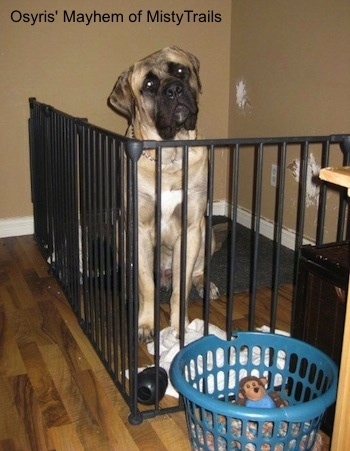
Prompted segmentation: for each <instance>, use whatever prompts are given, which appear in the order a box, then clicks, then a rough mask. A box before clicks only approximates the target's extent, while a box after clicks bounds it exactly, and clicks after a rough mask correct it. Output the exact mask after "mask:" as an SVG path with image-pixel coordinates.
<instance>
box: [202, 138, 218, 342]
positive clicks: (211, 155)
mask: <svg viewBox="0 0 350 451" xmlns="http://www.w3.org/2000/svg"><path fill="white" fill-rule="evenodd" d="M214 168H215V146H214V145H213V144H212V145H210V146H209V149H208V188H207V212H206V214H207V218H206V231H205V266H204V277H205V279H204V296H203V319H204V335H208V330H209V313H210V312H209V308H210V283H211V254H212V252H211V249H212V233H213V232H212V231H213V198H214Z"/></svg>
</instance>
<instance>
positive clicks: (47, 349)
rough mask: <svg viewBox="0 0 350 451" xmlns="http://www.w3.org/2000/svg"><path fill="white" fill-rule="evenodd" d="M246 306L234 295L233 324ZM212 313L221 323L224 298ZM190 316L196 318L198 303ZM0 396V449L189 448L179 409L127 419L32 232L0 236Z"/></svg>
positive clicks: (286, 293) (239, 323)
mask: <svg viewBox="0 0 350 451" xmlns="http://www.w3.org/2000/svg"><path fill="white" fill-rule="evenodd" d="M290 291H291V290H290V288H289V287H283V288H282V290H281V293H280V303H279V304H280V310H279V311H278V323H277V327H278V328H281V329H284V330H288V328H289V324H290V311H291V298H290ZM269 294H270V292H269V290H268V289H262V290H260V291H259V294H258V299H259V302H258V309H257V315H259V318H258V322H260V324H266V323H267V324H268V317H267V318H265V315H266V311H268V306H269V302H270V296H269ZM246 304H247V296H246V295H245V294H240V295H238V296H237V305H239V306H241V310H238V311H237V312H235V327H237V328H238V329H245V328H246V327H247V315H246V312H247V309H246V308H245V307H244V306H246ZM214 311H215V312H216V313H214V316H215V318H216V320H217V321H213V322H217V323H220V322H221V321H222V319H223V315H224V306H223V302H221V303H220V301H219V302H217V303H216V304H215V310H214ZM190 314H191V316H192V317H195V316H196V303H194V304H193V307H192V310H191V312H190ZM217 325H219V326H220V324H217ZM0 393H1V409H0V450H1V451H12V450H13V451H15V450H16V451H34V450H35V451H36V450H38V451H46V450H48V451H67V450H72V451H76V450H78V451H79V450H88V451H89V450H91V451H98V450H101V451H104V450H106V451H110V450H142V451H144V450H179V449H181V450H182V451H186V450H189V449H190V446H189V442H188V438H187V429H186V423H185V417H184V413H183V412H178V413H174V414H171V415H165V416H160V417H156V418H153V419H151V420H144V421H143V423H142V424H141V425H139V426H132V425H130V424H129V422H128V414H129V410H128V407H127V405H126V404H125V402H124V400H123V398H122V396H121V395H120V394H119V392H118V390H117V389H116V388H115V386H114V384H113V382H112V381H111V379H110V377H109V375H108V374H107V372H106V371H105V369H104V367H103V365H102V363H101V362H100V360H99V359H98V357H97V355H96V354H95V352H94V350H93V348H92V346H91V345H90V343H89V341H88V339H87V338H86V336H85V335H84V333H83V332H82V331H81V329H80V327H79V324H78V322H77V320H76V317H75V315H74V314H73V313H72V311H71V309H70V307H69V305H68V303H67V301H66V299H65V296H64V295H63V293H62V291H61V289H60V287H59V285H58V284H57V282H56V281H55V279H54V278H53V277H52V276H50V275H49V274H48V266H47V264H46V262H45V261H44V259H43V257H42V255H41V253H40V251H39V249H38V248H37V246H36V244H35V242H34V240H33V237H32V236H23V237H15V238H4V239H0ZM323 441H324V446H323V449H324V450H327V449H329V445H328V439H327V437H324V439H323Z"/></svg>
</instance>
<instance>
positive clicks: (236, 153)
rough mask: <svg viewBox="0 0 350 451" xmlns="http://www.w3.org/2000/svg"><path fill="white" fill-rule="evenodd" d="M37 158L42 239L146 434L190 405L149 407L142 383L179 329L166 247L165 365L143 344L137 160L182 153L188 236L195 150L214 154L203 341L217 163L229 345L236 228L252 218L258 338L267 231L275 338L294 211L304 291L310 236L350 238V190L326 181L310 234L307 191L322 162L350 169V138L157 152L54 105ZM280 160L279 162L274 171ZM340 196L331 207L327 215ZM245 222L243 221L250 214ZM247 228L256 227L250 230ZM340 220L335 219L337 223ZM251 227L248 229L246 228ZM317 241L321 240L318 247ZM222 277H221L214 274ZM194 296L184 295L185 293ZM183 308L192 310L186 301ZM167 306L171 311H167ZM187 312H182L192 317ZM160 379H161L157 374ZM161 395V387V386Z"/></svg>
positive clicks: (38, 127)
mask: <svg viewBox="0 0 350 451" xmlns="http://www.w3.org/2000/svg"><path fill="white" fill-rule="evenodd" d="M29 136H30V156H31V180H32V201H33V208H34V230H35V237H36V240H37V242H38V244H39V245H40V247H41V249H42V252H43V253H44V255H45V257H46V258H47V260H48V262H49V264H50V266H51V269H52V271H53V272H54V274H55V276H56V277H57V279H58V280H59V282H60V284H61V285H62V287H63V289H64V291H65V294H66V296H67V298H68V300H69V302H70V304H71V306H72V309H73V310H74V312H75V314H76V316H77V318H78V320H79V322H80V324H81V327H82V329H83V330H84V332H85V333H86V335H87V336H88V337H89V339H90V341H91V343H92V344H93V346H94V348H95V350H96V352H97V354H98V355H99V357H100V359H101V360H102V362H103V363H104V365H105V367H106V369H107V370H108V372H109V374H110V376H111V378H112V379H113V381H114V383H115V385H116V386H117V388H118V389H119V391H120V392H121V394H122V395H123V397H124V399H125V400H126V402H127V404H128V405H129V408H130V421H131V422H132V423H134V424H137V423H139V422H141V421H142V419H143V418H147V417H152V416H155V415H157V414H160V413H161V414H164V413H168V412H173V411H176V410H179V409H182V405H181V400H180V401H179V400H178V399H173V398H171V399H170V400H169V398H170V397H166V398H164V399H163V400H161V401H159V400H158V397H157V396H156V397H155V401H154V402H153V403H152V405H151V406H148V407H145V406H144V405H142V404H140V402H138V394H137V393H138V373H139V371H140V368H141V367H144V366H147V365H154V366H155V368H156V370H158V369H159V358H158V355H159V353H160V332H161V330H162V328H164V327H165V325H167V323H168V319H169V318H168V316H169V314H168V310H167V308H166V307H164V300H163V294H162V292H161V289H160V283H159V265H160V257H159V252H160V251H159V246H156V249H155V268H154V273H155V286H156V291H155V299H154V303H155V306H156V308H155V312H156V313H155V319H154V320H155V336H154V355H150V354H149V353H148V351H147V348H146V346H145V345H143V344H140V343H139V341H138V315H137V313H138V306H139V292H138V284H139V281H138V246H139V242H138V238H139V237H138V205H137V193H138V170H137V168H138V160H139V158H140V157H141V155H142V153H143V152H144V151H147V149H156V151H157V154H158V155H159V156H160V155H161V151H162V148H164V147H169V146H172V147H181V148H182V149H183V152H182V154H183V193H184V194H183V202H182V207H181V208H182V215H181V223H182V230H186V221H187V208H188V205H187V195H188V193H187V182H186V180H187V169H188V164H187V159H188V158H187V155H188V150H189V148H190V147H191V148H193V147H195V146H206V147H207V148H208V157H209V161H210V165H209V171H208V202H207V217H206V231H207V233H206V249H207V252H206V265H205V271H206V284H207V285H206V287H205V289H204V298H203V301H202V303H201V307H200V309H199V310H198V309H197V310H196V315H197V316H198V317H200V318H201V319H202V320H203V321H204V334H207V333H208V327H209V324H210V323H211V301H210V299H209V285H208V284H209V280H210V279H211V274H212V272H213V265H214V263H213V262H212V260H211V257H210V252H209V249H210V235H211V234H210V233H209V231H210V230H211V229H212V227H213V226H214V222H215V218H216V215H217V212H215V211H214V210H215V206H216V202H215V200H214V199H215V189H214V188H215V182H216V180H217V179H218V178H220V177H221V175H220V174H218V173H217V171H215V169H216V168H215V164H216V159H217V158H218V157H219V155H221V156H222V155H225V158H226V160H225V161H226V162H227V167H226V171H227V173H228V177H227V180H228V183H227V187H226V198H227V200H225V204H224V205H225V208H224V210H222V209H221V210H220V212H219V213H220V215H221V216H222V215H224V216H225V218H224V219H225V220H226V222H227V229H228V231H229V233H228V240H227V257H226V260H225V261H226V266H225V270H224V272H225V286H224V290H223V291H224V293H223V294H224V295H225V302H223V306H224V307H223V310H224V313H223V317H224V318H225V319H224V324H222V325H221V326H222V329H223V330H224V331H225V332H226V334H227V336H230V335H231V333H232V330H233V329H234V328H235V325H234V321H233V318H234V312H235V307H236V295H237V293H236V291H237V290H236V288H235V280H236V278H237V277H238V276H239V272H240V270H241V268H240V267H237V263H236V262H237V260H236V252H237V244H238V243H237V240H238V239H239V238H238V233H237V229H238V227H240V223H241V222H242V214H243V216H244V215H246V216H244V217H245V218H246V222H247V221H248V229H249V235H250V244H249V246H250V251H249V260H248V261H247V262H246V266H247V267H248V271H249V283H248V286H247V290H248V291H249V309H248V311H247V316H248V328H249V329H250V330H253V329H254V328H255V327H256V326H257V325H258V324H256V308H257V290H258V288H259V285H258V279H259V278H258V276H259V273H260V272H261V267H260V266H259V261H260V260H261V258H262V255H261V243H262V240H263V237H262V235H263V234H264V230H262V229H263V227H264V226H265V225H266V224H267V225H268V226H270V233H271V237H270V238H271V240H272V246H271V259H270V260H269V261H270V262H271V263H268V264H267V263H266V265H270V266H271V268H270V273H271V283H270V287H271V299H270V303H269V309H270V311H269V317H270V323H269V324H268V326H270V328H271V330H272V331H273V330H274V329H275V327H276V318H277V309H278V289H279V286H280V284H281V271H282V269H283V268H282V266H283V263H282V261H281V255H282V251H283V248H284V246H283V234H284V232H285V231H286V225H285V213H286V210H293V215H294V216H293V218H294V219H293V227H290V228H291V229H292V232H290V231H288V230H287V232H288V233H289V232H290V233H289V235H290V237H292V238H290V239H291V240H292V242H291V244H289V247H290V248H291V249H292V253H293V259H292V263H291V265H292V266H293V268H292V278H291V280H290V283H291V284H294V282H295V280H294V279H295V276H296V269H297V268H296V266H297V256H298V249H299V247H300V246H301V245H302V244H303V243H304V242H305V236H306V235H307V237H308V238H309V239H310V240H311V242H314V243H315V244H322V243H323V242H324V240H325V228H326V225H327V224H328V221H330V220H331V221H333V222H335V227H333V229H335V232H334V234H333V235H332V236H331V237H330V236H328V235H327V240H328V241H329V240H332V241H342V240H345V239H348V237H349V230H348V225H349V221H348V215H349V211H348V198H347V195H346V191H345V190H343V189H334V190H333V191H332V193H331V194H330V188H329V186H327V185H326V184H324V183H321V182H318V183H319V185H318V186H317V190H318V191H317V205H316V207H315V208H314V213H313V214H314V215H315V218H314V221H313V225H312V227H311V228H312V230H311V232H310V230H308V231H307V232H306V219H307V216H308V214H309V211H308V208H307V196H308V183H310V173H309V166H308V162H309V158H310V156H311V154H312V155H313V154H317V156H318V164H319V166H320V167H326V166H329V165H330V164H331V162H332V161H333V158H334V157H335V156H338V157H339V158H340V161H341V164H342V165H349V163H350V136H347V135H332V136H321V137H312V136H309V137H284V138H254V139H220V140H198V141H175V142H174V141H171V142H152V141H138V140H134V139H128V138H125V137H123V136H120V135H118V134H115V133H112V132H110V131H107V130H103V129H101V128H99V127H96V126H94V125H92V124H89V123H88V122H87V121H86V120H84V119H80V118H75V117H72V116H69V115H67V114H65V113H62V112H60V111H57V110H56V109H55V108H52V107H50V106H48V105H45V104H41V103H39V102H37V101H36V100H35V99H33V98H32V99H30V120H29ZM291 151H292V152H293V155H297V156H298V158H297V163H298V164H297V165H296V167H295V168H293V171H294V172H293V174H294V177H295V178H296V181H297V183H296V191H295V193H294V195H293V196H294V197H293V199H294V200H293V202H292V205H291V201H290V193H288V195H287V185H286V179H287V176H288V168H289V164H290V163H289V159H288V158H289V157H288V155H289V152H291ZM271 155H273V158H274V161H275V165H276V167H277V168H278V176H277V179H276V189H275V191H274V192H273V195H272V196H271V194H270V195H269V196H270V197H269V199H268V201H269V203H270V204H271V205H273V207H272V218H273V219H272V220H271V221H270V222H269V221H267V220H265V219H264V217H263V206H264V202H265V203H266V201H267V194H266V192H267V191H266V187H265V182H264V180H265V179H264V174H265V172H266V164H265V160H266V157H267V156H269V158H271ZM247 158H248V159H249V161H250V163H251V164H250V167H251V172H250V175H249V177H247V176H246V174H245V173H242V172H241V168H242V160H246V159H247ZM160 161H161V159H160V158H158V159H157V160H156V161H155V162H154V164H157V165H159V167H158V168H157V173H158V174H159V176H157V180H156V181H155V184H156V187H157V188H156V196H157V199H158V202H157V203H156V205H158V207H156V208H155V215H156V234H158V235H159V234H160V233H161V230H160V222H161V211H160V207H159V205H160V197H161V190H160V186H161V163H160ZM269 161H270V160H269ZM246 190H248V191H249V192H250V198H251V205H250V206H249V209H248V210H249V212H248V213H247V211H246V209H242V208H241V204H240V202H241V194H242V192H243V191H246ZM330 195H332V196H333V198H332V199H331V200H332V207H331V208H328V206H329V203H330V199H329V197H330ZM242 212H243V213H242ZM247 218H248V219H247ZM334 218H336V219H334ZM246 225H247V224H246ZM182 235H183V238H182V251H181V267H182V268H185V266H186V257H185V256H186V247H187V244H188V243H187V237H186V233H183V234H182ZM311 235H312V236H311ZM214 269H215V268H214ZM182 285H183V284H182ZM181 302H182V303H185V302H186V300H185V299H184V290H182V296H181ZM165 305H166V303H165ZM182 310H183V309H182ZM183 344H184V314H183V312H182V317H181V321H180V337H179V346H183ZM157 374H158V373H157ZM155 382H156V392H157V391H158V390H159V376H156V380H155Z"/></svg>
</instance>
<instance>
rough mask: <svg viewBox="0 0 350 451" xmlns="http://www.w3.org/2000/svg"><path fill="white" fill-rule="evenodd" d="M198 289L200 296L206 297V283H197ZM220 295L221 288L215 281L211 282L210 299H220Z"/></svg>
mask: <svg viewBox="0 0 350 451" xmlns="http://www.w3.org/2000/svg"><path fill="white" fill-rule="evenodd" d="M196 289H197V291H198V294H199V296H200V297H201V298H202V299H203V298H204V285H203V284H202V283H200V284H197V285H196ZM219 297H220V291H219V288H218V287H217V286H216V285H215V283H213V282H210V285H209V299H210V300H213V299H218V298H219Z"/></svg>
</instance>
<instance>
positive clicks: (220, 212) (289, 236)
mask: <svg viewBox="0 0 350 451" xmlns="http://www.w3.org/2000/svg"><path fill="white" fill-rule="evenodd" d="M230 211H231V207H230V204H229V203H228V202H227V201H226V200H219V201H214V203H213V214H214V215H215V216H227V217H228V216H229V215H230ZM237 222H238V223H239V224H241V225H243V226H244V227H247V228H250V227H251V224H252V215H251V213H250V212H249V211H248V210H245V209H243V208H240V207H238V209H237ZM33 233H34V220H33V217H32V216H25V217H23V218H20V217H19V218H6V219H0V238H7V237H11V236H22V235H32V234H33ZM260 233H261V235H263V236H266V237H267V238H269V239H270V240H272V239H273V237H274V225H273V223H272V222H270V221H268V220H267V219H263V218H262V219H261V221H260ZM303 244H314V243H313V242H311V241H309V240H306V239H304V240H303ZM282 245H283V246H285V247H287V248H288V249H292V250H294V249H295V232H294V230H290V229H283V230H282Z"/></svg>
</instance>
